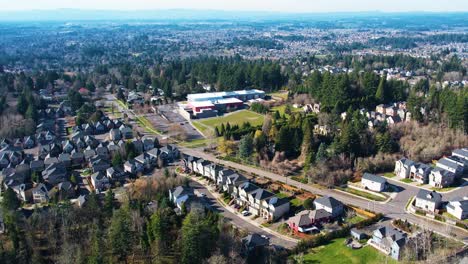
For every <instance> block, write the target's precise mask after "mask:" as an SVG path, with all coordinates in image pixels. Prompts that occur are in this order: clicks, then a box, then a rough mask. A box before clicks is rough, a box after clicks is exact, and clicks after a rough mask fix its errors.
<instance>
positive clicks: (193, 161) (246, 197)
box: [184, 156, 290, 221]
mask: <svg viewBox="0 0 468 264" xmlns="http://www.w3.org/2000/svg"><path fill="white" fill-rule="evenodd" d="M184 164H185V167H186V169H187V170H190V171H191V172H194V173H197V174H200V175H202V176H204V177H206V178H209V179H210V180H212V181H213V182H214V183H215V184H216V185H217V187H218V189H219V190H220V191H223V192H226V193H229V194H230V195H231V197H232V198H233V200H234V202H235V203H236V204H238V205H239V206H240V207H243V208H245V209H246V210H247V211H249V212H250V213H252V214H253V215H256V216H261V217H263V218H264V219H266V220H268V221H275V220H277V219H279V218H281V217H282V216H284V215H285V214H286V213H288V212H289V209H290V203H289V200H288V199H284V198H278V197H276V196H275V194H274V193H271V192H269V191H267V190H264V189H262V188H260V187H258V186H257V185H255V184H253V183H252V182H250V180H249V179H247V178H246V177H245V176H243V175H241V174H239V173H237V172H235V171H233V170H231V169H225V168H223V167H222V166H219V165H217V164H215V163H212V162H210V161H207V160H204V159H201V158H197V157H193V156H185V157H184Z"/></svg>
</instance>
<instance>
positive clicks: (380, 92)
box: [375, 75, 387, 103]
mask: <svg viewBox="0 0 468 264" xmlns="http://www.w3.org/2000/svg"><path fill="white" fill-rule="evenodd" d="M386 79H387V76H385V75H384V76H382V78H380V82H379V86H377V91H376V92H375V99H377V101H378V102H379V103H385V102H386V101H385V100H386V99H387V92H386V81H385V80H386Z"/></svg>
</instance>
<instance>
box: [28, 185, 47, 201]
mask: <svg viewBox="0 0 468 264" xmlns="http://www.w3.org/2000/svg"><path fill="white" fill-rule="evenodd" d="M32 199H33V203H48V202H49V199H50V198H49V190H48V189H47V187H46V186H45V185H44V184H42V183H39V184H38V185H37V186H36V187H34V188H32Z"/></svg>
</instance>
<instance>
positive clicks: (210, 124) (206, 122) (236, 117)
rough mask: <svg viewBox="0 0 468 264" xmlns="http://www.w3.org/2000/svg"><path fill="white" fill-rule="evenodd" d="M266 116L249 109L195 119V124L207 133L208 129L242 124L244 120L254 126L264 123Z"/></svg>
mask: <svg viewBox="0 0 468 264" xmlns="http://www.w3.org/2000/svg"><path fill="white" fill-rule="evenodd" d="M263 119H264V116H263V115H261V114H257V113H255V112H252V111H249V110H241V111H236V112H233V113H228V114H225V115H224V116H220V117H212V118H205V119H200V120H197V121H193V122H192V123H193V125H194V126H195V127H196V128H198V129H199V130H200V131H201V132H202V133H203V134H205V135H206V133H207V132H208V130H210V129H214V128H215V127H216V126H221V124H223V123H224V124H227V123H229V124H231V126H232V125H242V124H243V123H244V122H249V123H250V124H251V125H252V126H259V125H262V124H263Z"/></svg>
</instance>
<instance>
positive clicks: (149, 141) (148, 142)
mask: <svg viewBox="0 0 468 264" xmlns="http://www.w3.org/2000/svg"><path fill="white" fill-rule="evenodd" d="M154 142H155V141H154V138H150V137H145V138H144V139H143V149H144V151H148V150H151V149H153V148H154V147H155V145H154Z"/></svg>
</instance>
